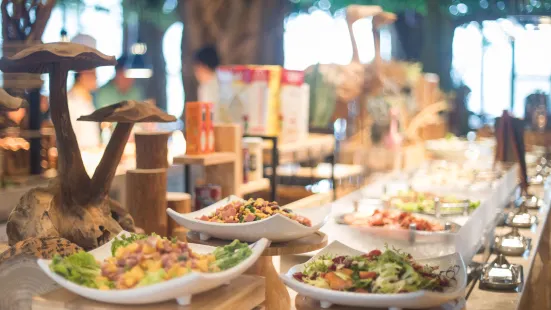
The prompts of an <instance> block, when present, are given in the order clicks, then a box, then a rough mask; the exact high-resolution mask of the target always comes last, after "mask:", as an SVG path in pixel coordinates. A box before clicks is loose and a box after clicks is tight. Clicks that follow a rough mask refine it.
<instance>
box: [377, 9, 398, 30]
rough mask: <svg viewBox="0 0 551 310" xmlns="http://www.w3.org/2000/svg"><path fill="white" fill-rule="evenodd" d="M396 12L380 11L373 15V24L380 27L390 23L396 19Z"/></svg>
mask: <svg viewBox="0 0 551 310" xmlns="http://www.w3.org/2000/svg"><path fill="white" fill-rule="evenodd" d="M396 18H397V17H396V14H394V13H390V12H381V13H379V14H377V15H375V16H374V17H373V26H375V27H377V28H380V27H382V26H384V25H388V24H392V23H394V22H395V21H396Z"/></svg>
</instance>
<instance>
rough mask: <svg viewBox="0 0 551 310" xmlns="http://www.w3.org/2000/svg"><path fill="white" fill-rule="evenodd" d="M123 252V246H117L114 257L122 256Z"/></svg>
mask: <svg viewBox="0 0 551 310" xmlns="http://www.w3.org/2000/svg"><path fill="white" fill-rule="evenodd" d="M125 253H126V251H125V250H124V248H118V249H117V251H115V257H116V258H122V257H123V256H124V254H125Z"/></svg>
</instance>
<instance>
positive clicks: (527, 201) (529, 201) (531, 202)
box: [515, 194, 545, 209]
mask: <svg viewBox="0 0 551 310" xmlns="http://www.w3.org/2000/svg"><path fill="white" fill-rule="evenodd" d="M515 205H516V206H517V207H519V208H520V207H521V206H522V205H524V206H526V208H528V209H539V208H541V207H544V206H545V201H543V199H541V198H540V197H538V196H536V195H532V194H525V195H522V196H520V197H519V198H518V199H517V200H515Z"/></svg>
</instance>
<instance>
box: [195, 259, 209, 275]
mask: <svg viewBox="0 0 551 310" xmlns="http://www.w3.org/2000/svg"><path fill="white" fill-rule="evenodd" d="M195 265H196V266H197V269H199V271H201V272H207V271H209V263H208V262H207V260H206V259H201V260H198V261H197V262H195Z"/></svg>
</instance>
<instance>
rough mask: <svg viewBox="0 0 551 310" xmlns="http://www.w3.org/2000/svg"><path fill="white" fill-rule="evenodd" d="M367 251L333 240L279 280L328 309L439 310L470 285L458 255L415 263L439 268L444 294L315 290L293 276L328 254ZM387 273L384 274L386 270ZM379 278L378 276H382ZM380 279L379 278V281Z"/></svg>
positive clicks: (460, 295)
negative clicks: (335, 306) (447, 285)
mask: <svg viewBox="0 0 551 310" xmlns="http://www.w3.org/2000/svg"><path fill="white" fill-rule="evenodd" d="M362 254H365V253H364V252H361V251H358V250H355V249H352V248H350V247H348V246H346V245H344V244H342V243H340V242H338V241H334V242H333V243H331V244H330V245H328V246H327V247H326V248H324V249H323V250H322V251H320V252H319V253H318V254H316V255H315V256H314V257H312V258H311V259H310V260H309V261H308V262H306V263H304V264H300V265H296V266H294V267H292V268H291V269H290V270H289V271H288V272H287V273H286V274H280V278H281V279H282V280H283V282H284V283H285V284H286V285H287V286H288V287H290V288H291V289H293V290H295V291H296V292H298V293H299V294H300V295H303V296H307V297H310V298H312V299H315V300H319V301H320V304H321V307H322V308H329V307H331V305H333V304H336V305H344V306H355V307H373V308H407V309H412V308H413V309H424V308H431V307H436V306H439V305H442V304H445V303H447V302H450V301H452V300H455V299H457V298H460V297H463V295H464V290H465V287H466V285H467V272H466V270H467V269H466V267H465V264H464V262H463V259H462V258H461V255H460V254H458V253H455V254H452V255H446V256H441V257H437V258H430V259H420V260H416V262H417V263H418V264H419V265H425V264H428V265H430V266H438V272H440V274H441V276H442V277H445V278H446V279H447V281H448V283H449V287H446V288H445V289H444V290H443V291H442V292H437V291H428V290H419V291H415V292H408V293H397V294H381V293H358V292H348V291H336V290H331V289H328V288H321V287H316V286H313V285H310V284H307V283H304V282H301V281H299V280H297V279H295V278H294V277H293V275H295V274H296V273H298V272H305V267H306V266H307V265H308V264H309V263H311V262H313V261H316V260H319V259H321V258H322V257H323V256H326V255H339V256H340V255H350V256H358V255H362ZM383 272H384V271H383ZM381 276H382V275H380V276H379V277H381ZM377 279H378V278H377Z"/></svg>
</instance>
